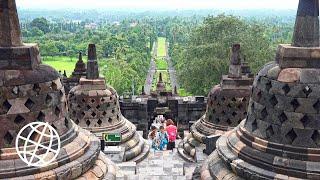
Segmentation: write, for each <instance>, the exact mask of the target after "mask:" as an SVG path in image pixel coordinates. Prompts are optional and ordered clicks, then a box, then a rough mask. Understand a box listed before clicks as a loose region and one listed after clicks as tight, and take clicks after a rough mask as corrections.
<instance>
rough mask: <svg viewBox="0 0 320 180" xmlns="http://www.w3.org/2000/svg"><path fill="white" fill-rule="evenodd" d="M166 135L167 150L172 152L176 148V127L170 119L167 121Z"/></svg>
mask: <svg viewBox="0 0 320 180" xmlns="http://www.w3.org/2000/svg"><path fill="white" fill-rule="evenodd" d="M166 130H167V134H168V136H169V142H168V145H167V150H173V149H174V148H175V147H176V139H177V134H178V130H177V126H175V125H174V122H173V120H172V119H168V120H167V127H166Z"/></svg>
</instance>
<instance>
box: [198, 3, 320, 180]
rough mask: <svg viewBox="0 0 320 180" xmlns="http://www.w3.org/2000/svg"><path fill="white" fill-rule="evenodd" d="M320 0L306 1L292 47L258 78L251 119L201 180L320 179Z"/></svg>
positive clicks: (221, 145) (282, 48)
mask: <svg viewBox="0 0 320 180" xmlns="http://www.w3.org/2000/svg"><path fill="white" fill-rule="evenodd" d="M319 130H320V47H319V0H300V1H299V7H298V11H297V17H296V24H295V29H294V36H293V42H292V44H291V45H288V44H285V45H279V48H278V51H277V55H276V61H275V62H273V63H269V64H267V65H265V66H264V67H263V68H262V70H260V72H259V74H258V76H257V77H256V78H255V81H254V85H253V93H252V95H251V99H250V103H249V107H248V116H247V119H246V120H244V121H243V122H242V123H241V124H240V125H239V126H238V127H236V128H235V129H234V130H232V131H230V132H227V133H226V134H225V135H223V136H221V138H220V139H219V140H218V141H217V146H216V147H217V148H216V151H214V152H213V153H212V154H211V155H210V156H209V158H208V159H207V161H206V162H205V163H204V164H203V166H202V169H201V179H320V131H319Z"/></svg>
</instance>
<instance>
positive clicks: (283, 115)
mask: <svg viewBox="0 0 320 180" xmlns="http://www.w3.org/2000/svg"><path fill="white" fill-rule="evenodd" d="M279 120H280V122H281V124H283V123H284V122H285V121H287V120H288V117H287V115H286V114H285V113H284V112H283V113H281V114H280V115H279Z"/></svg>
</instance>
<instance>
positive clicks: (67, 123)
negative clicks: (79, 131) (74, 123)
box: [64, 118, 69, 128]
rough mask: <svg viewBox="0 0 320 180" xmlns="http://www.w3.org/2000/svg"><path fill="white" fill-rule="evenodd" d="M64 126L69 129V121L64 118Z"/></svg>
mask: <svg viewBox="0 0 320 180" xmlns="http://www.w3.org/2000/svg"><path fill="white" fill-rule="evenodd" d="M64 125H65V126H66V128H68V127H69V120H68V119H67V118H64Z"/></svg>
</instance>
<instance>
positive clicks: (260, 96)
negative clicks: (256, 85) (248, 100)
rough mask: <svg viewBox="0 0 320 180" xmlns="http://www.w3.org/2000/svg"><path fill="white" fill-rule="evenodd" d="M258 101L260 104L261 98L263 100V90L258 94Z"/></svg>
mask: <svg viewBox="0 0 320 180" xmlns="http://www.w3.org/2000/svg"><path fill="white" fill-rule="evenodd" d="M257 98H258V99H257V100H258V102H259V101H260V100H261V98H262V92H261V90H259V91H258V92H257Z"/></svg>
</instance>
